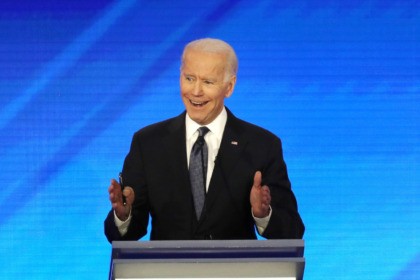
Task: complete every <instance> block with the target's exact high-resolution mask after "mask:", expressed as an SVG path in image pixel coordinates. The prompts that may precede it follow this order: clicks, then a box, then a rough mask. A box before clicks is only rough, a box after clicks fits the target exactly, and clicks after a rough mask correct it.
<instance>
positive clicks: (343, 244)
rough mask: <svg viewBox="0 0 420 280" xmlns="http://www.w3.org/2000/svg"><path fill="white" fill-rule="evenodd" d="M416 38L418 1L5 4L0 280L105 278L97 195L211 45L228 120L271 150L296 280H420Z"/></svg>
mask: <svg viewBox="0 0 420 280" xmlns="http://www.w3.org/2000/svg"><path fill="white" fill-rule="evenodd" d="M419 27H420V4H419V2H418V1H388V0H381V1H373V0H372V1H312V0H301V1H276V0H271V1H270V0H262V1H246V0H244V1H222V0H216V1H197V0H194V1H170V0H167V1H134V0H126V1H53V0H48V1H47V0H42V1H29V0H26V1H2V2H1V3H0V104H1V110H0V133H1V142H0V167H1V169H0V171H1V174H2V176H1V181H2V184H1V191H0V203H1V204H0V205H1V214H0V217H1V219H0V251H1V253H0V278H2V279H47V278H53V279H105V278H106V277H107V275H108V268H109V259H110V252H111V246H110V244H108V242H107V241H106V239H105V236H104V234H103V220H104V218H105V216H106V214H107V212H108V210H109V209H110V205H109V202H108V197H107V187H108V184H109V180H110V178H112V177H116V176H117V174H118V172H119V171H120V169H121V166H122V162H123V159H124V157H125V155H126V153H127V151H128V148H129V144H130V141H131V136H132V134H133V133H134V132H135V131H136V130H138V129H139V128H141V127H143V126H145V125H147V124H150V123H153V122H155V121H159V120H162V119H165V118H168V117H172V116H174V115H177V114H179V113H180V112H181V111H182V110H183V105H182V102H181V101H180V97H179V89H178V74H179V56H180V53H181V51H182V48H183V46H184V44H185V43H186V42H188V41H190V40H192V39H196V38H200V37H218V38H221V39H224V40H226V41H228V42H230V43H231V44H232V46H233V47H234V48H235V49H236V51H237V54H238V57H239V61H240V69H239V76H238V84H237V87H236V89H235V93H234V94H233V96H232V97H231V98H230V99H229V100H227V105H228V107H229V108H230V109H231V110H232V111H233V112H234V113H235V114H236V115H237V116H238V117H241V118H244V119H246V120H248V121H250V122H253V123H256V124H258V125H261V126H263V127H266V128H268V129H270V130H272V131H273V132H274V133H276V134H277V135H278V136H279V137H281V138H282V140H283V143H284V153H285V154H284V156H285V159H286V162H287V164H288V169H289V175H290V179H291V181H292V186H293V189H294V191H295V194H296V196H297V199H298V202H299V207H300V208H299V209H300V212H301V214H302V217H303V219H304V222H305V224H306V228H307V231H306V234H305V242H306V251H305V256H306V260H307V265H306V271H305V279H326V278H327V277H329V276H331V275H332V276H333V277H332V278H333V279H362V278H363V279H418V277H419V275H420V272H419V267H420V238H419V236H420V206H419V197H420V172H419V170H420V144H419V143H420V141H419V140H420V137H419V132H420V115H419V111H420V110H419V109H420V105H419V104H420V64H419V61H420V52H419V46H420V32H419Z"/></svg>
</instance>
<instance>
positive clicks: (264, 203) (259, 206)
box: [250, 171, 271, 218]
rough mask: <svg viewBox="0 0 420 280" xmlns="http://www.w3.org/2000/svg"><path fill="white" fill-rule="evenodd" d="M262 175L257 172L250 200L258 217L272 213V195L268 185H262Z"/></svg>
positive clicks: (255, 215) (253, 211)
mask: <svg viewBox="0 0 420 280" xmlns="http://www.w3.org/2000/svg"><path fill="white" fill-rule="evenodd" d="M261 182H262V175H261V172H260V171H257V172H255V175H254V184H253V186H252V188H251V195H250V202H251V207H252V213H253V214H254V217H256V218H264V217H267V216H268V215H269V214H270V203H271V195H270V189H269V188H268V186H265V185H264V186H261Z"/></svg>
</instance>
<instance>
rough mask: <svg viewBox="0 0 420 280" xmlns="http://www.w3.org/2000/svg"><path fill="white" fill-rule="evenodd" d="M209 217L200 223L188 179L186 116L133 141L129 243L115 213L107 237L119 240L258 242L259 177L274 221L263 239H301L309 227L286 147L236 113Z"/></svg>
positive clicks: (126, 172)
mask: <svg viewBox="0 0 420 280" xmlns="http://www.w3.org/2000/svg"><path fill="white" fill-rule="evenodd" d="M227 112H228V118H227V122H226V127H225V130H224V134H223V138H222V142H221V145H220V149H219V152H218V155H217V159H216V162H215V167H214V171H213V175H212V177H211V181H210V185H209V189H208V193H207V195H206V201H205V206H204V210H203V214H202V216H201V218H200V220H199V221H197V218H196V216H195V212H194V207H193V199H192V193H191V186H190V181H189V175H188V165H187V156H186V155H187V152H186V139H185V134H186V133H185V114H186V112H184V113H182V114H181V115H179V116H177V117H175V118H172V119H169V120H166V121H163V122H159V123H156V124H153V125H150V126H147V127H145V128H143V129H141V130H139V131H138V132H136V133H135V134H134V136H133V140H132V143H131V148H130V151H129V153H128V155H127V157H126V159H125V161H124V168H123V176H124V180H125V185H127V186H131V187H133V189H134V191H135V195H136V198H135V202H134V204H133V208H132V220H131V223H130V226H129V228H128V232H127V233H126V234H125V235H124V236H121V235H120V233H119V231H118V229H117V227H116V226H115V223H114V215H113V211H110V212H109V214H108V216H107V218H106V220H105V235H106V236H107V238H108V240H109V241H110V242H112V241H114V240H138V239H139V238H141V237H142V236H144V235H145V234H146V233H147V226H148V221H149V214H150V217H151V218H152V229H151V234H150V237H151V240H192V239H255V238H256V234H255V222H254V220H253V217H252V214H251V205H250V199H249V197H250V190H251V187H252V185H253V178H254V174H255V172H256V171H258V170H259V171H261V172H262V178H263V184H265V185H267V186H269V188H270V192H271V196H272V201H271V207H272V215H271V219H270V222H269V224H268V226H267V228H266V230H265V231H264V233H263V236H264V237H266V238H269V239H300V238H302V236H303V233H304V230H305V228H304V225H303V223H302V220H301V218H300V215H299V213H298V210H297V203H296V199H295V196H294V194H293V192H292V190H291V186H290V182H289V178H288V175H287V170H286V165H285V162H284V160H283V152H282V146H281V141H280V139H279V138H278V137H277V136H275V135H274V134H272V133H271V132H269V131H267V130H265V129H262V128H260V127H257V126H255V125H253V124H250V123H247V122H244V121H242V120H240V119H238V118H236V117H235V116H234V115H233V114H232V113H231V112H230V111H229V110H227Z"/></svg>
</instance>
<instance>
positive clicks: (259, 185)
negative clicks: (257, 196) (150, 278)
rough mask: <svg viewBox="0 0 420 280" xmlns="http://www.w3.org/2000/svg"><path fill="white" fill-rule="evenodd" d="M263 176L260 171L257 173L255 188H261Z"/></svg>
mask: <svg viewBox="0 0 420 280" xmlns="http://www.w3.org/2000/svg"><path fill="white" fill-rule="evenodd" d="M261 181H262V175H261V172H260V171H257V172H255V175H254V184H253V187H258V188H260V187H261Z"/></svg>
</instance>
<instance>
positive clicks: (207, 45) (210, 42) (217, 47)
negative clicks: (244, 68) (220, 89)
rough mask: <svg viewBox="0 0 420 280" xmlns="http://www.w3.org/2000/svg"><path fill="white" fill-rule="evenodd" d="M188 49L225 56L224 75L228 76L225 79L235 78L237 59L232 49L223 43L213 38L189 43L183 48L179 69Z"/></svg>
mask: <svg viewBox="0 0 420 280" xmlns="http://www.w3.org/2000/svg"><path fill="white" fill-rule="evenodd" d="M188 49H194V50H198V51H203V52H209V53H218V54H223V55H225V56H226V64H227V69H226V71H227V73H226V74H229V75H226V76H229V77H226V78H230V77H232V76H236V73H237V72H238V58H237V57H236V53H235V51H234V49H233V48H232V47H231V46H230V45H229V44H228V43H226V42H225V41H222V40H220V39H213V38H204V39H198V40H194V41H191V42H190V43H188V44H187V45H186V46H185V47H184V51H183V53H182V57H181V68H182V66H183V64H184V59H185V54H186V52H187V50H188Z"/></svg>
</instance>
